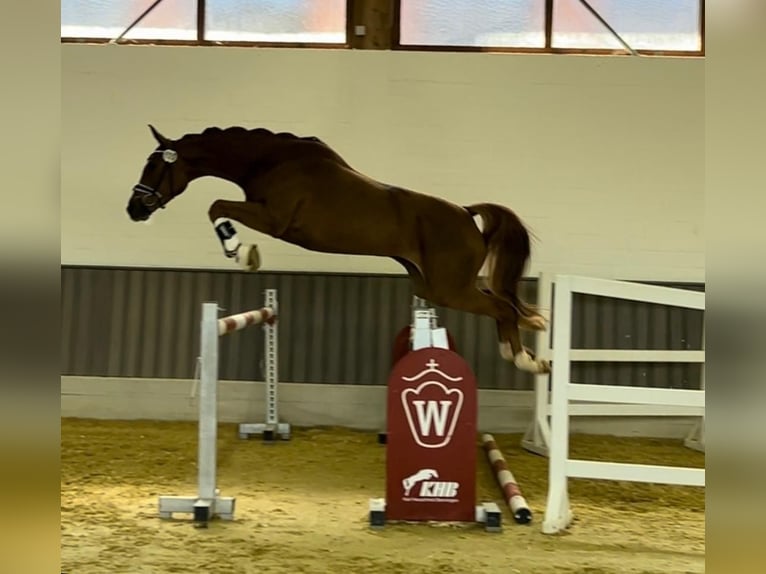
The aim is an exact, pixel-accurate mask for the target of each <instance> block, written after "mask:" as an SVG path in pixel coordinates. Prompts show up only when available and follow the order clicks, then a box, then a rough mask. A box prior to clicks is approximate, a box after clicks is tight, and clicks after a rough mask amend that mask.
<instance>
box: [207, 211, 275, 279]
mask: <svg viewBox="0 0 766 574" xmlns="http://www.w3.org/2000/svg"><path fill="white" fill-rule="evenodd" d="M208 216H209V217H210V221H211V222H212V224H213V227H214V229H215V232H216V235H218V239H219V240H220V242H221V246H222V247H223V252H224V254H225V255H226V257H229V258H233V259H234V260H235V261H236V262H237V263H238V264H239V266H240V267H241V268H242V269H244V270H245V271H256V270H257V269H259V268H260V266H261V257H260V255H259V254H258V246H257V245H255V244H245V243H242V242H241V241H240V240H239V236H238V235H237V230H236V229H235V228H234V224H233V223H232V222H231V220H232V219H233V220H234V221H239V222H240V223H243V224H244V225H247V226H248V227H250V228H252V229H255V230H256V231H260V232H262V233H269V230H270V227H269V226H268V225H267V224H266V214H265V212H264V210H263V209H262V207H261V206H260V205H258V204H253V203H248V202H244V201H227V200H223V199H219V200H217V201H215V202H213V204H212V205H211V206H210V210H209V211H208Z"/></svg>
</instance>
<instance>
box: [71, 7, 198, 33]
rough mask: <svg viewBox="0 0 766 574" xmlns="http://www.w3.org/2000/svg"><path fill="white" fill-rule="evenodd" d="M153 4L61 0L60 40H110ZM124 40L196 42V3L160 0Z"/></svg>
mask: <svg viewBox="0 0 766 574" xmlns="http://www.w3.org/2000/svg"><path fill="white" fill-rule="evenodd" d="M154 3H155V0H123V1H121V2H114V1H113V0H61V37H62V38H102V39H105V40H111V39H112V38H116V37H118V36H119V35H120V34H122V32H123V31H124V30H125V28H127V27H128V26H129V25H130V24H131V23H132V22H133V21H134V20H135V19H136V18H138V17H139V16H140V15H141V14H142V13H143V12H144V10H146V9H147V8H149V7H150V6H151V5H152V4H154ZM125 38H126V39H130V40H196V39H197V0H162V1H161V2H160V3H159V4H157V5H156V6H155V7H154V8H153V9H152V11H151V12H149V13H148V14H147V15H146V17H144V19H143V20H141V22H139V23H138V24H136V26H135V27H134V28H132V29H131V30H130V31H129V32H128V33H126V34H125Z"/></svg>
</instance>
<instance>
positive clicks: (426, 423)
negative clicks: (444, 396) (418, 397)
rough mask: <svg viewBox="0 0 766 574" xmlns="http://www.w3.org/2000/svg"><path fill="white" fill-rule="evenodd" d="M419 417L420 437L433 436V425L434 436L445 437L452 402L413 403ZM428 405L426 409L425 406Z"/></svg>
mask: <svg viewBox="0 0 766 574" xmlns="http://www.w3.org/2000/svg"><path fill="white" fill-rule="evenodd" d="M412 404H414V405H415V410H416V411H417V415H418V426H420V436H423V437H426V436H430V435H431V425H433V426H434V434H435V435H436V436H440V437H443V436H444V435H445V427H446V426H447V420H448V417H449V408H450V406H451V405H452V401H438V403H437V401H412ZM424 404H425V405H426V407H425V409H424V408H423V405H424Z"/></svg>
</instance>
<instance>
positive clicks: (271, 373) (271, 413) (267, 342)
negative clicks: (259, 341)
mask: <svg viewBox="0 0 766 574" xmlns="http://www.w3.org/2000/svg"><path fill="white" fill-rule="evenodd" d="M265 299H266V300H265V302H264V306H266V307H268V308H270V309H271V310H273V311H274V314H275V315H276V314H278V311H277V290H276V289H266V297H265ZM263 329H264V357H263V359H264V361H265V363H266V374H265V377H264V378H265V379H266V424H267V425H273V426H274V432H276V427H277V424H278V423H279V412H278V411H277V381H278V380H279V379H278V368H277V356H278V355H277V323H276V322H274V323H272V324H271V325H269V324H268V323H266V324H264V326H263Z"/></svg>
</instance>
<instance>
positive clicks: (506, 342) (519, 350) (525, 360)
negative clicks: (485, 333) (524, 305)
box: [497, 311, 551, 374]
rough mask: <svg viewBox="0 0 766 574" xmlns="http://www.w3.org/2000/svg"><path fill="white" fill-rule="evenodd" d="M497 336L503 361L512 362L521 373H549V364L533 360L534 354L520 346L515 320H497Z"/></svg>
mask: <svg viewBox="0 0 766 574" xmlns="http://www.w3.org/2000/svg"><path fill="white" fill-rule="evenodd" d="M514 313H516V312H515V311H514ZM517 317H518V315H517ZM497 335H498V339H499V340H500V356H501V357H503V359H505V360H506V361H510V362H512V363H513V364H514V365H516V367H517V368H519V369H521V370H522V371H527V372H530V373H536V374H544V373H550V372H551V364H550V362H548V361H546V360H545V359H537V358H535V356H534V353H532V352H531V351H530V350H529V349H527V348H526V347H525V346H524V345H522V343H521V334H520V332H519V322H518V319H517V318H514V319H513V320H508V319H500V320H498V321H497Z"/></svg>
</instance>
